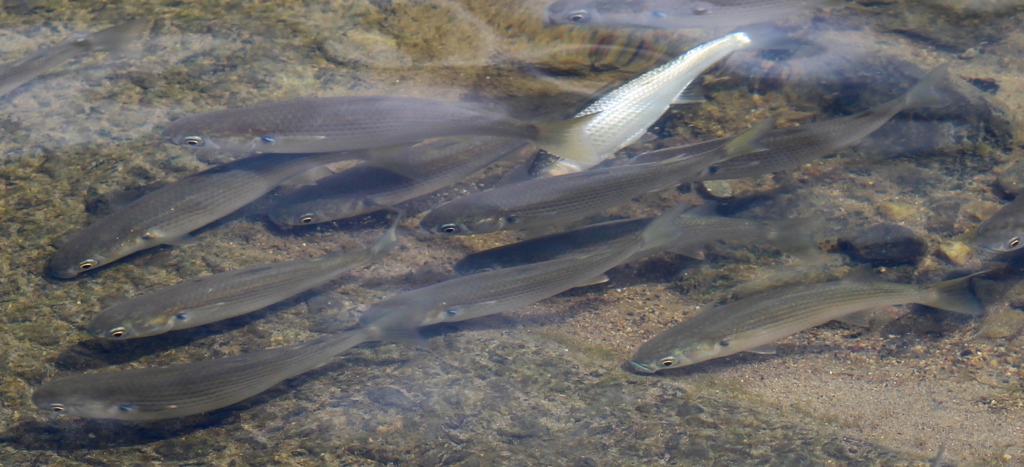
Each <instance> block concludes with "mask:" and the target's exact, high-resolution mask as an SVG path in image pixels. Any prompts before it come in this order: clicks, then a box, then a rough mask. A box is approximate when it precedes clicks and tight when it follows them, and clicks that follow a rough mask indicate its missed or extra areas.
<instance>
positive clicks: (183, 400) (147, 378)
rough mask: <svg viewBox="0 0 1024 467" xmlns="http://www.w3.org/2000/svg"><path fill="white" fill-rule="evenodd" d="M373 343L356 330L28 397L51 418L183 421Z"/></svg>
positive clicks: (63, 383) (66, 382)
mask: <svg viewBox="0 0 1024 467" xmlns="http://www.w3.org/2000/svg"><path fill="white" fill-rule="evenodd" d="M377 339H379V336H378V335H377V334H375V333H374V332H373V330H372V329H366V328H360V329H356V330H353V331H349V332H344V333H340V334H336V335H329V336H325V337H321V338H319V339H314V340H312V341H309V342H303V343H299V344H295V345H290V346H287V347H279V348H276V349H267V350H260V351H256V352H250V353H244V354H239V355H233V356H230V357H224V358H216V359H212V360H204V361H200V362H193V363H182V364H177V365H169V366H164V367H158V368H141V369H133V370H125V371H108V372H102V373H86V374H81V375H74V376H68V377H66V378H60V379H57V380H53V381H49V382H47V383H45V384H43V385H42V386H40V387H39V388H38V389H36V390H35V391H34V392H33V393H32V403H34V404H35V405H36V407H39V408H40V409H43V410H47V411H50V412H52V413H58V414H66V415H74V416H78V417H86V418H109V419H117V420H129V421H145V420H160V419H165V418H174V417H185V416H188V415H194V414H198V413H203V412H209V411H211V410H216V409H219V408H222V407H227V406H229V405H232V404H235V403H237V402H240V401H243V400H245V399H248V398H250V397H252V396H255V395H256V394H259V393H261V392H263V391H266V390H267V389H269V388H271V387H273V386H275V385H277V384H278V383H280V382H281V381H284V380H286V379H289V378H293V377H295V376H298V375H300V374H302V373H305V372H307V371H310V370H312V369H314V368H317V367H319V366H322V365H324V364H325V363H327V362H329V361H330V360H331V359H333V358H334V357H335V356H337V355H339V354H341V353H342V352H345V351H346V350H348V349H351V348H352V347H355V346H357V345H359V344H362V343H364V342H368V341H373V340H377Z"/></svg>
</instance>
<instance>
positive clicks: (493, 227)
mask: <svg viewBox="0 0 1024 467" xmlns="http://www.w3.org/2000/svg"><path fill="white" fill-rule="evenodd" d="M515 221H516V219H515V217H513V216H507V215H502V214H499V213H496V212H495V211H493V210H489V209H486V208H484V209H473V208H466V209H462V208H460V207H459V205H458V204H453V203H448V204H442V205H441V206H438V207H436V208H434V210H433V211H430V212H429V213H427V215H426V216H424V217H423V220H422V221H420V227H422V228H423V229H424V230H426V231H428V232H430V233H433V234H445V235H476V234H485V233H491V232H497V231H499V230H502V229H504V228H505V226H506V225H508V224H513V223H515Z"/></svg>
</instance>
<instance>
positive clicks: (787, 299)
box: [631, 270, 984, 373]
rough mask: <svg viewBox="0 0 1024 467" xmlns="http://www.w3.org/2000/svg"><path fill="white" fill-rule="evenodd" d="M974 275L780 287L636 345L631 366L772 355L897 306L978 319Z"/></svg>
mask: <svg viewBox="0 0 1024 467" xmlns="http://www.w3.org/2000/svg"><path fill="white" fill-rule="evenodd" d="M979 274H980V273H979ZM974 275H977V274H974ZM974 275H971V276H967V277H962V278H959V279H954V280H951V281H946V282H939V283H937V284H932V285H925V286H922V285H912V284H899V283H895V282H885V281H882V280H880V279H879V278H877V277H875V276H874V274H873V273H871V272H870V270H867V271H864V270H861V271H855V272H854V273H852V274H849V275H847V277H846V278H844V279H843V280H841V281H836V282H827V283H824V284H801V285H796V286H790V287H781V288H779V289H776V290H772V291H769V292H767V293H763V294H759V295H756V296H752V297H749V298H745V299H741V300H738V301H735V302H731V303H728V304H725V305H721V306H717V307H713V308H709V309H707V310H704V311H701V312H700V313H698V314H697V315H696V316H694V317H692V318H690V319H688V320H686V321H684V322H682V323H680V324H678V325H676V326H674V327H672V328H671V329H669V330H667V331H665V332H663V333H661V334H658V335H657V336H655V337H654V338H653V339H651V340H650V341H648V342H646V343H645V344H643V345H641V346H640V348H639V349H638V350H637V351H636V354H635V355H633V359H632V362H631V363H632V365H633V367H634V368H635V369H636V370H637V371H640V372H643V373H654V372H657V371H660V370H665V369H669V368H679V367H683V366H687V365H693V364H695V363H700V362H703V361H706V360H711V359H714V358H719V357H725V356H727V355H732V354H735V353H739V352H744V351H750V352H758V353H772V352H773V349H772V348H771V347H770V345H771V344H772V343H773V342H775V341H777V340H779V339H782V338H783V337H786V336H790V335H793V334H796V333H798V332H800V331H803V330H805V329H809V328H812V327H815V326H820V325H822V324H825V323H827V322H829V321H831V320H834V319H839V318H843V317H844V316H848V315H852V314H856V313H860V312H864V311H867V310H874V309H877V308H881V307H885V306H890V305H899V304H903V303H920V304H922V305H928V306H931V307H935V308H940V309H943V310H947V311H952V312H956V313H963V314H968V315H980V314H981V313H982V312H983V311H984V310H983V307H982V305H981V303H980V302H979V301H978V299H977V298H975V297H974V296H973V295H972V294H971V291H970V282H969V281H970V278H971V277H973V276H974Z"/></svg>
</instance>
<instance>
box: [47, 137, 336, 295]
mask: <svg viewBox="0 0 1024 467" xmlns="http://www.w3.org/2000/svg"><path fill="white" fill-rule="evenodd" d="M350 157H351V156H350V155H348V154H347V153H325V154H309V155H302V156H295V155H277V154H267V155H265V156H259V157H252V158H247V159H241V160H238V161H235V162H232V163H229V164H224V165H221V166H217V167H213V168H211V169H207V170H205V171H202V172H199V173H197V174H194V175H191V176H188V177H185V178H183V179H181V180H178V181H177V182H174V183H171V184H169V185H166V186H164V187H162V188H160V189H158V190H156V191H153V192H150V193H147V194H146V195H143V196H142V197H140V198H139V199H137V200H135V201H134V202H132V203H130V204H128V205H127V206H125V207H123V208H121V209H120V210H118V211H115V212H113V213H111V214H110V215H108V216H106V217H103V218H100V219H98V220H96V221H95V222H93V223H92V224H90V225H89V226H87V227H85V228H84V229H81V230H78V231H77V232H75V233H73V234H72V235H71V236H70V237H68V239H67V241H65V242H64V243H63V244H62V245H61V246H60V247H59V248H58V249H57V251H56V252H55V253H54V254H53V256H52V257H50V261H49V264H48V266H47V269H48V271H49V273H50V275H52V276H54V277H57V278H60V279H71V278H74V277H76V276H78V275H79V274H81V273H83V272H86V271H92V270H95V269H97V268H99V267H100V266H103V265H106V264H109V263H111V262H114V261H117V260H118V259H121V258H123V257H125V256H128V255H130V254H132V253H135V252H138V251H142V250H145V249H148V248H152V247H155V246H158V245H175V244H179V245H180V244H186V243H189V242H191V241H192V239H191V237H189V235H188V234H189V232H192V231H193V230H196V229H199V228H200V227H203V226H204V225H207V224H209V223H211V222H213V221H215V220H217V219H220V218H222V217H224V216H226V215H228V214H231V213H232V212H234V211H236V210H238V209H239V208H241V207H242V206H245V205H247V204H249V203H250V202H252V201H255V200H256V199H257V198H259V197H260V196H263V195H265V194H267V193H268V192H269V191H270V190H272V189H273V188H274V187H275V186H277V185H278V184H280V183H281V182H283V181H285V180H287V179H288V178H291V177H293V176H295V175H298V174H300V173H302V172H304V171H306V170H309V169H311V168H313V167H316V166H319V165H324V164H329V163H332V162H337V161H338V160H343V159H347V158H350Z"/></svg>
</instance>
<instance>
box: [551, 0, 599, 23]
mask: <svg viewBox="0 0 1024 467" xmlns="http://www.w3.org/2000/svg"><path fill="white" fill-rule="evenodd" d="M595 15H600V10H599V9H598V8H597V2H594V1H593V0H555V1H553V2H551V4H549V5H548V8H547V10H546V12H545V15H544V16H545V18H544V22H545V23H547V24H550V25H553V26H554V25H559V24H590V23H598V21H595Z"/></svg>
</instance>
